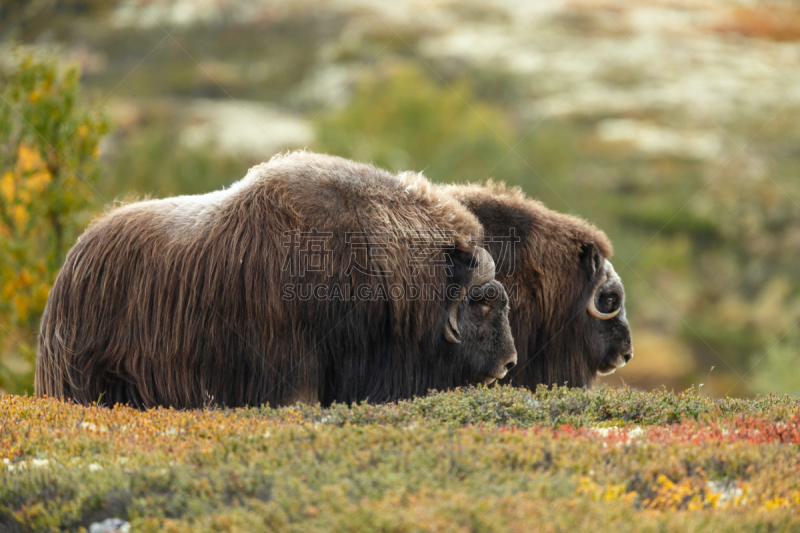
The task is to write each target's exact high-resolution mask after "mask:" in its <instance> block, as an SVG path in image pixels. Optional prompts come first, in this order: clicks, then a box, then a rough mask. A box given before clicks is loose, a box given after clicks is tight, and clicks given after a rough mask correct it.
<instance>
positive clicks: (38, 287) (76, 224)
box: [0, 53, 108, 392]
mask: <svg viewBox="0 0 800 533" xmlns="http://www.w3.org/2000/svg"><path fill="white" fill-rule="evenodd" d="M79 77H80V72H79V70H78V68H77V67H75V66H62V65H59V64H58V63H57V61H56V60H55V59H52V58H49V57H47V56H43V55H34V54H29V53H19V54H18V55H16V56H15V57H14V60H13V62H12V66H11V68H10V69H9V70H8V71H7V72H5V73H4V74H3V78H4V79H3V86H4V89H3V91H2V102H0V257H2V263H1V264H0V291H2V297H0V346H2V351H1V352H0V353H2V354H3V357H2V358H0V388H3V389H6V390H8V391H16V392H20V391H23V390H28V391H30V390H32V385H33V380H32V376H33V373H32V371H33V359H34V356H35V331H36V326H37V324H38V321H39V318H40V317H41V314H42V311H43V309H44V305H45V303H46V301H47V295H48V293H49V290H50V287H51V285H52V283H53V280H54V279H55V275H56V273H57V272H58V269H59V267H60V266H61V263H62V262H63V259H64V255H65V254H66V252H67V250H68V249H69V247H70V246H71V245H72V243H73V242H74V240H75V238H76V237H77V235H78V234H79V233H80V232H81V231H82V230H83V228H84V226H85V225H86V222H87V221H88V213H89V212H90V211H89V208H90V207H91V206H93V205H94V204H95V201H96V198H95V192H94V185H93V183H94V182H95V181H96V179H97V175H98V162H97V161H98V157H99V142H100V139H101V138H102V137H103V135H104V134H105V133H106V132H107V131H108V121H107V120H106V118H105V117H104V115H103V113H102V112H100V111H98V110H97V109H92V110H87V109H84V108H83V107H82V106H81V105H80V103H79V99H80V87H79Z"/></svg>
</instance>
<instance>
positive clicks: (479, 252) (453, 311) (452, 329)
mask: <svg viewBox="0 0 800 533" xmlns="http://www.w3.org/2000/svg"><path fill="white" fill-rule="evenodd" d="M473 256H474V258H475V263H476V265H475V268H474V269H473V270H472V277H471V278H470V281H469V286H468V288H466V289H463V288H462V289H461V296H460V297H459V298H458V299H456V300H455V301H453V303H451V304H450V311H449V312H448V316H447V321H446V322H445V324H444V338H445V339H447V342H449V343H452V344H459V343H460V342H461V339H459V337H460V336H461V332H460V331H458V307H459V306H460V305H461V302H463V301H464V298H466V296H467V294H468V293H469V291H470V290H472V288H473V287H479V286H481V285H483V284H484V283H486V282H487V281H489V280H492V279H494V275H495V266H494V259H492V256H491V254H489V252H487V251H486V249H485V248H481V247H480V246H476V247H475V252H473Z"/></svg>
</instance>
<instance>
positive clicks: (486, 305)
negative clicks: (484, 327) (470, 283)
mask: <svg viewBox="0 0 800 533" xmlns="http://www.w3.org/2000/svg"><path fill="white" fill-rule="evenodd" d="M472 304H473V306H474V307H476V308H477V311H478V313H480V315H481V316H482V317H483V316H486V315H488V314H489V311H491V310H492V304H491V302H489V301H488V300H477V301H475V300H473V302H472Z"/></svg>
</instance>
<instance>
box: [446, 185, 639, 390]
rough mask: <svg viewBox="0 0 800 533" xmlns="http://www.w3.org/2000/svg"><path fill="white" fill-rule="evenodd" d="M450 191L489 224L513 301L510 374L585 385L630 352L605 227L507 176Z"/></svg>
mask: <svg viewBox="0 0 800 533" xmlns="http://www.w3.org/2000/svg"><path fill="white" fill-rule="evenodd" d="M444 191H445V192H446V193H448V194H450V195H452V196H453V197H455V198H456V199H457V200H458V201H459V202H461V203H462V204H463V205H464V206H466V207H467V208H468V209H469V210H470V211H471V212H472V213H473V214H474V215H475V216H476V217H477V218H478V220H479V221H480V223H481V224H482V225H483V228H484V235H485V239H486V240H485V243H484V246H485V247H486V248H487V250H489V251H490V253H491V255H492V257H493V259H494V261H495V264H496V270H497V275H496V277H497V280H498V281H500V282H502V283H503V285H504V287H505V288H506V291H507V293H508V295H509V298H510V301H511V302H510V307H511V309H510V314H509V320H510V322H511V331H512V334H513V336H514V342H515V345H516V348H517V354H518V364H517V366H516V368H514V369H513V370H511V371H510V372H509V375H508V376H507V377H506V378H505V380H506V382H508V383H511V384H514V385H521V386H525V387H529V388H535V387H536V386H538V385H540V384H546V385H565V384H566V385H569V386H573V387H584V386H588V385H590V384H591V383H592V382H593V381H594V380H595V378H596V377H597V376H598V375H605V374H609V373H611V372H613V371H614V370H616V369H617V368H620V367H621V366H623V365H624V364H625V363H627V362H628V361H629V360H630V359H631V357H632V356H633V344H632V341H631V332H630V327H629V326H628V322H627V319H626V316H625V291H624V289H623V286H622V282H621V280H620V278H619V276H618V275H617V273H616V272H615V271H614V267H613V266H612V265H611V263H610V262H609V261H608V258H609V257H611V255H612V247H611V243H610V242H609V240H608V238H607V237H606V235H605V233H603V232H602V231H600V230H598V229H597V228H595V227H594V226H592V225H590V224H588V223H587V222H585V221H584V220H582V219H580V218H577V217H574V216H570V215H564V214H561V213H557V212H555V211H552V210H550V209H548V208H546V207H545V206H544V205H543V204H542V203H541V202H538V201H536V200H532V199H530V198H527V197H526V196H525V194H524V193H523V192H522V191H521V190H520V189H518V188H507V187H506V186H505V185H503V184H495V183H492V182H489V183H487V184H486V185H485V186H484V185H454V186H448V187H445V188H444Z"/></svg>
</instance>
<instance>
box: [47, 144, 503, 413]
mask: <svg viewBox="0 0 800 533" xmlns="http://www.w3.org/2000/svg"><path fill="white" fill-rule="evenodd" d="M481 231H482V230H481V226H480V224H479V222H478V221H477V220H476V218H475V217H474V216H473V215H472V214H471V213H470V212H469V211H468V210H467V209H466V208H464V207H463V206H462V205H460V204H459V203H458V202H456V201H453V200H452V199H450V198H449V197H448V196H447V195H446V194H445V193H443V192H441V191H440V190H437V189H435V188H433V187H431V185H430V183H429V182H428V181H427V180H426V179H425V178H424V177H423V176H422V175H420V174H416V173H403V174H399V175H395V174H390V173H388V172H385V171H382V170H379V169H376V168H374V167H372V166H369V165H364V164H358V163H354V162H351V161H347V160H344V159H341V158H336V157H330V156H323V155H317V154H312V153H307V152H295V153H291V154H288V155H282V156H276V157H274V158H273V159H272V160H270V161H269V162H268V163H264V164H262V165H259V166H256V167H254V168H252V169H251V170H250V171H249V172H248V174H247V176H246V177H245V178H243V179H242V180H241V181H239V182H237V183H235V184H234V185H233V186H232V187H231V188H229V189H226V190H222V191H217V192H213V193H210V194H205V195H200V196H182V197H177V198H167V199H163V200H150V201H144V202H138V203H133V204H129V205H125V206H122V207H119V208H116V209H113V210H111V211H110V212H109V213H107V214H106V215H104V216H102V217H101V218H99V219H98V220H96V221H95V222H94V223H93V224H92V225H91V226H90V227H89V228H88V229H87V230H86V232H85V233H84V234H83V235H82V236H81V237H80V238H79V239H78V242H77V243H76V244H75V246H74V247H73V248H72V249H71V250H70V252H69V253H68V255H67V258H66V262H65V264H64V267H63V268H62V270H61V272H60V273H59V275H58V277H57V279H56V282H55V284H54V286H53V289H52V291H51V293H50V297H49V299H48V303H47V307H46V309H45V312H44V316H43V318H42V325H41V331H40V338H39V347H38V352H37V361H36V383H35V387H36V393H37V394H38V395H48V396H52V397H58V398H71V399H73V400H74V401H76V402H78V403H84V404H86V403H91V402H95V401H99V402H100V403H101V404H105V405H111V404H116V403H127V404H130V405H133V406H136V407H140V408H145V407H151V406H159V405H160V406H173V407H177V408H195V407H202V406H204V405H207V404H209V403H213V404H216V405H222V406H229V407H233V406H241V405H260V404H263V403H266V402H269V403H270V404H272V405H283V404H288V403H292V402H295V401H305V402H317V401H319V402H321V403H322V404H323V405H327V404H330V403H331V402H334V401H340V402H347V401H360V400H364V399H369V400H371V401H390V400H396V399H400V398H408V397H411V396H415V395H420V394H425V393H426V392H427V391H428V390H430V389H446V388H451V387H455V386H460V385H467V384H471V383H478V382H483V383H487V382H490V381H493V380H495V379H500V378H502V377H503V376H504V375H505V374H506V372H507V370H508V369H510V368H512V367H513V365H514V363H515V361H516V353H515V349H514V341H513V339H512V337H511V331H510V327H509V323H508V309H509V304H508V299H507V296H506V293H505V291H504V289H503V287H502V285H501V284H500V283H499V282H497V281H495V280H494V263H493V261H492V258H491V256H490V255H489V254H488V253H487V252H486V250H484V249H483V248H481V247H479V246H476V245H477V244H478V243H480V242H481V238H482V234H481Z"/></svg>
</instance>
